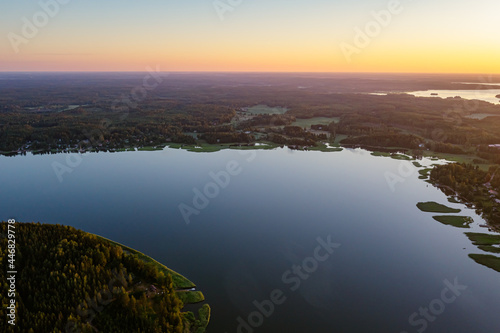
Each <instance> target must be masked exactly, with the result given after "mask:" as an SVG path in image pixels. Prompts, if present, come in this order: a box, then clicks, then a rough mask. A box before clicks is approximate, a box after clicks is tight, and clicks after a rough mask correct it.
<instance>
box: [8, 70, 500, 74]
mask: <svg viewBox="0 0 500 333" xmlns="http://www.w3.org/2000/svg"><path fill="white" fill-rule="evenodd" d="M147 72H148V71H147V70H143V71H138V70H88V71H82V70H10V71H9V70H6V71H3V70H0V73H81V74H85V73H147ZM157 73H163V74H168V73H182V74H209V73H217V74H421V75H500V73H473V72H376V71H359V72H356V71H215V70H214V71H213V70H198V71H195V70H192V71H190V70H187V71H186V70H185V71H183V70H174V71H168V70H165V71H158V72H157Z"/></svg>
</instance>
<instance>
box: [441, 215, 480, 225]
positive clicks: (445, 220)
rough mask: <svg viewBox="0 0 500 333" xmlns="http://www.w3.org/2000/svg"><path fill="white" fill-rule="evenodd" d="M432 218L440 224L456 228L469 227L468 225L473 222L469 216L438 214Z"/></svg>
mask: <svg viewBox="0 0 500 333" xmlns="http://www.w3.org/2000/svg"><path fill="white" fill-rule="evenodd" d="M432 218H433V219H434V220H436V221H438V222H440V223H442V224H446V225H451V226H454V227H456V228H470V226H469V225H470V224H471V223H472V222H474V220H472V218H471V217H469V216H455V215H440V216H433V217H432Z"/></svg>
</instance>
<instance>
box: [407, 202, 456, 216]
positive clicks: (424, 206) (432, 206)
mask: <svg viewBox="0 0 500 333" xmlns="http://www.w3.org/2000/svg"><path fill="white" fill-rule="evenodd" d="M417 207H418V209H420V210H421V211H423V212H428V213H444V214H447V213H460V212H461V209H455V208H450V207H448V206H445V205H442V204H439V203H437V202H434V201H429V202H419V203H418V204H417Z"/></svg>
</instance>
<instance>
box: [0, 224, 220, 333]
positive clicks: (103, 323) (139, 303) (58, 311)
mask: <svg viewBox="0 0 500 333" xmlns="http://www.w3.org/2000/svg"><path fill="white" fill-rule="evenodd" d="M15 235H16V237H15V242H16V243H15V244H16V256H15V266H16V268H17V280H16V306H17V315H18V317H19V318H21V319H20V320H19V321H18V323H17V324H16V326H11V325H9V324H8V323H7V321H6V320H2V321H1V323H0V331H1V332H30V333H31V332H33V333H38V332H65V333H66V332H88V333H90V332H117V333H118V332H144V333H146V332H148V333H149V332H158V333H160V332H178V333H181V332H183V333H184V332H195V333H202V332H205V328H206V326H207V325H208V320H209V317H210V307H209V306H208V304H204V305H203V306H201V307H200V309H199V314H198V317H197V318H196V317H195V315H194V314H193V313H192V312H183V308H184V303H183V301H182V299H181V298H183V299H187V298H186V297H184V296H183V295H182V294H183V293H186V291H184V290H183V289H185V288H191V287H193V284H192V283H191V282H190V281H188V280H187V279H185V278H184V277H182V276H181V275H178V274H177V273H175V272H173V271H169V270H167V269H160V268H159V266H158V265H156V264H154V263H153V262H146V261H144V260H143V259H142V258H140V257H139V256H138V255H137V254H136V253H133V252H132V250H131V249H128V248H125V249H124V248H123V247H121V246H119V245H116V244H115V243H112V242H110V241H107V240H105V239H103V238H100V237H98V236H96V235H92V234H89V233H85V232H83V231H80V230H77V229H75V228H73V227H69V226H62V225H48V224H40V223H36V224H35V223H16V224H15ZM8 258H9V257H8V253H7V223H5V222H2V223H1V224H0V263H1V265H0V266H1V267H2V271H3V272H6V271H8V269H7V263H8V260H9V259H8ZM0 289H1V291H0V295H1V296H2V299H1V303H2V316H3V317H5V316H6V314H5V313H3V312H4V311H5V309H6V306H7V304H6V302H8V299H7V298H6V295H8V289H9V286H8V284H7V280H6V279H2V280H1V281H0ZM198 293H199V292H198ZM199 294H200V295H201V293H199ZM198 298H199V297H198ZM200 300H202V299H200V298H199V299H198V300H197V301H200Z"/></svg>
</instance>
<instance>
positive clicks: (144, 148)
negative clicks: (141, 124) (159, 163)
mask: <svg viewBox="0 0 500 333" xmlns="http://www.w3.org/2000/svg"><path fill="white" fill-rule="evenodd" d="M163 148H165V146H154V147H151V146H147V147H141V148H138V149H137V150H138V151H157V150H163Z"/></svg>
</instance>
